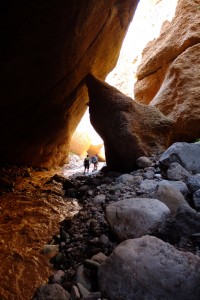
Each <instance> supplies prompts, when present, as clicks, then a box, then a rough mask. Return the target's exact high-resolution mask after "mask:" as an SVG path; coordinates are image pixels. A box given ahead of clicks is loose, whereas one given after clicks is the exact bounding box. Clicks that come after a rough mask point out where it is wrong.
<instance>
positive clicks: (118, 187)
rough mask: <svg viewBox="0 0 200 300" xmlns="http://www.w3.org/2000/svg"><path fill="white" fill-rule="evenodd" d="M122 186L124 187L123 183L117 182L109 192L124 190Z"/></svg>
mask: <svg viewBox="0 0 200 300" xmlns="http://www.w3.org/2000/svg"><path fill="white" fill-rule="evenodd" d="M122 188H123V185H122V184H120V183H118V184H115V185H113V186H111V187H110V190H109V192H110V193H115V192H116V191H120V190H122Z"/></svg>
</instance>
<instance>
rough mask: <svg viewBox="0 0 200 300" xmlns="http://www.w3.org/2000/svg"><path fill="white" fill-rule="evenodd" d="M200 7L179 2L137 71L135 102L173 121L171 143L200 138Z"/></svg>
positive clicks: (184, 1)
mask: <svg viewBox="0 0 200 300" xmlns="http://www.w3.org/2000/svg"><path fill="white" fill-rule="evenodd" d="M199 28H200V6H199V1H198V0H192V1H190V0H179V1H178V5H177V9H176V13H175V16H174V18H173V19H172V21H171V22H165V23H163V26H162V30H161V33H160V36H159V37H158V38H156V39H154V40H153V41H151V42H149V43H148V45H147V46H146V48H145V49H144V50H143V53H142V61H141V63H140V65H139V67H138V70H137V82H136V84H135V99H136V100H137V101H138V102H140V103H145V104H150V105H151V106H155V107H157V108H158V109H159V110H160V111H161V112H162V113H163V114H164V115H165V116H167V117H170V118H171V119H172V120H173V121H174V125H173V128H172V135H171V141H170V143H173V142H176V141H187V142H192V141H194V140H195V139H196V138H199V136H200V122H199V116H200V102H199V94H200V87H199V78H200V71H199V70H200V61H199V51H200V30H199Z"/></svg>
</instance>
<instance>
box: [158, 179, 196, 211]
mask: <svg viewBox="0 0 200 300" xmlns="http://www.w3.org/2000/svg"><path fill="white" fill-rule="evenodd" d="M155 195H156V198H157V199H158V200H160V201H161V202H163V203H165V205H167V207H169V209H170V211H171V212H172V213H174V214H175V213H176V212H177V209H178V208H179V207H180V206H182V205H185V207H186V206H187V207H188V209H190V206H189V204H188V203H187V201H186V200H185V198H184V196H183V194H182V193H181V192H180V191H179V190H178V189H177V188H175V187H172V186H170V184H166V185H164V184H159V185H158V189H157V192H156V194H155Z"/></svg>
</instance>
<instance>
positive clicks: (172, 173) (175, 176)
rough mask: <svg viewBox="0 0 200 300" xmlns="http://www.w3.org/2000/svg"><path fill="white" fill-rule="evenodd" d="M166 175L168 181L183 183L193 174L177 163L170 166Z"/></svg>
mask: <svg viewBox="0 0 200 300" xmlns="http://www.w3.org/2000/svg"><path fill="white" fill-rule="evenodd" d="M166 175H167V178H168V179H171V180H183V181H186V180H187V179H188V178H189V177H190V176H191V174H190V173H189V172H188V171H187V170H186V169H185V168H183V167H182V166H181V165H180V164H179V163H177V162H174V163H172V164H171V165H170V166H169V168H168V170H167V172H166Z"/></svg>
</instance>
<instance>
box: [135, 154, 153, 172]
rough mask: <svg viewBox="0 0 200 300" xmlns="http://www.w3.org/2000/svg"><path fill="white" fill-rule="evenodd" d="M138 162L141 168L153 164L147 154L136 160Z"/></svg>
mask: <svg viewBox="0 0 200 300" xmlns="http://www.w3.org/2000/svg"><path fill="white" fill-rule="evenodd" d="M136 164H137V166H138V167H139V168H142V169H144V168H147V167H150V166H151V160H150V159H149V158H148V157H146V156H141V157H139V158H138V159H137V160H136Z"/></svg>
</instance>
